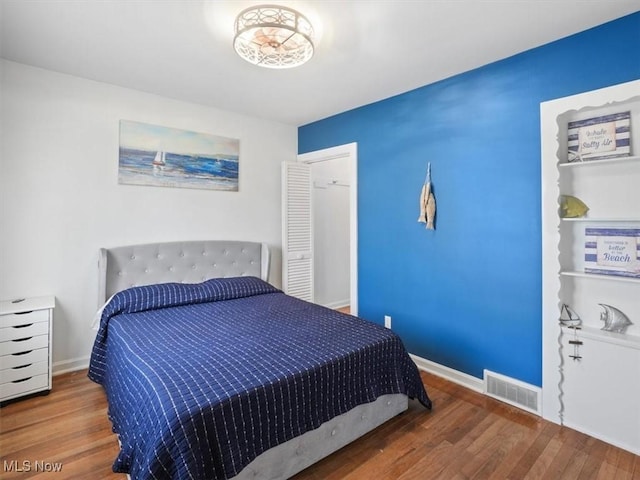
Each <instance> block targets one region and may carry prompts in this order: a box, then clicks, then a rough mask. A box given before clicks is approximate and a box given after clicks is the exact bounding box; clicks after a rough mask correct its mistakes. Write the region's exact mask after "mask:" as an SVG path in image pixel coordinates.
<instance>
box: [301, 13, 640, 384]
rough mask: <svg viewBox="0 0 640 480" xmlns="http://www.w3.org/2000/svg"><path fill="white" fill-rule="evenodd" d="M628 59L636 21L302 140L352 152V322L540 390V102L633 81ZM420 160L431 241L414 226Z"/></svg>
mask: <svg viewBox="0 0 640 480" xmlns="http://www.w3.org/2000/svg"><path fill="white" fill-rule="evenodd" d="M478 48H482V47H481V46H479V47H478ZM638 52H640V13H634V14H632V15H629V16H626V17H623V18H621V19H618V20H616V21H613V22H610V23H607V24H604V25H601V26H599V27H596V28H593V29H590V30H587V31H585V32H581V33H579V34H576V35H573V36H571V37H567V38H564V39H562V40H559V41H556V42H553V43H551V44H547V45H544V46H542V47H539V48H535V49H533V50H529V51H527V52H524V53H522V54H519V55H516V56H513V57H510V58H508V59H505V60H501V61H498V62H496V63H492V64H490V65H486V66H484V67H482V68H478V69H476V70H473V71H469V72H466V73H463V74H460V75H456V76H454V77H451V78H448V79H446V80H443V81H440V82H437V83H434V84H431V85H427V86H424V87H422V88H419V89H416V90H412V91H410V92H407V93H405V94H402V95H398V96H395V97H392V98H389V99H385V100H381V101H379V102H376V103H373V104H370V105H367V106H364V107H361V108H358V109H355V110H351V111H348V112H345V113H342V114H339V115H336V116H333V117H330V118H327V119H324V120H321V121H318V122H315V123H312V124H309V125H305V126H302V127H300V128H299V131H298V137H299V139H298V145H299V152H300V153H306V152H310V151H314V150H318V149H322V148H327V147H331V146H335V145H342V144H345V143H350V142H357V143H358V169H359V170H358V215H359V218H358V235H359V245H358V256H359V257H358V258H359V267H358V278H359V292H358V295H359V315H360V316H361V317H363V318H367V319H369V320H371V321H374V322H376V323H380V324H383V318H384V315H391V316H392V317H393V329H394V330H395V331H396V332H397V333H398V334H399V335H400V336H401V337H402V338H403V340H404V342H405V345H406V346H407V348H408V350H409V351H410V352H412V353H415V354H417V355H419V356H421V357H424V358H426V359H429V360H432V361H434V362H437V363H439V364H442V365H446V366H448V367H451V368H454V369H456V370H459V371H462V372H465V373H467V374H470V375H472V376H474V377H479V378H481V377H482V370H483V369H485V368H486V369H490V370H493V371H496V372H499V373H502V374H505V375H509V376H511V377H515V378H517V379H520V380H522V381H525V382H528V383H531V384H534V385H541V384H542V344H541V342H542V325H541V322H542V319H541V316H542V293H541V282H542V268H541V255H542V254H541V251H542V246H541V218H540V208H541V207H540V205H541V199H540V187H541V185H540V109H539V108H540V102H544V101H546V100H550V99H554V98H559V97H564V96H567V95H572V94H576V93H580V92H584V91H588V90H593V89H597V88H602V87H606V86H610V85H614V84H617V83H623V82H627V81H630V80H634V79H637V78H640V53H638ZM407 61H410V59H407ZM429 161H430V162H431V165H432V177H433V178H432V179H433V186H434V192H435V196H436V200H437V217H436V230H435V231H431V230H426V229H425V228H424V225H423V224H421V223H418V222H417V218H418V213H419V206H418V200H419V195H420V190H421V187H422V184H423V181H424V179H425V174H426V167H427V162H429ZM556 320H557V319H546V321H556Z"/></svg>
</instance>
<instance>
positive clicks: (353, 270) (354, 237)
mask: <svg viewBox="0 0 640 480" xmlns="http://www.w3.org/2000/svg"><path fill="white" fill-rule="evenodd" d="M339 158H345V159H347V161H348V162H349V167H350V168H349V171H350V173H349V277H350V278H349V302H350V309H351V315H358V144H357V143H356V142H353V143H347V144H345V145H338V146H336V147H330V148H325V149H322V150H316V151H313V152H309V153H303V154H300V155H298V161H299V162H303V163H308V164H312V163H317V162H323V161H327V160H335V159H339Z"/></svg>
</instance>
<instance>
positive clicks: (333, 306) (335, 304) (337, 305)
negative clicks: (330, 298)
mask: <svg viewBox="0 0 640 480" xmlns="http://www.w3.org/2000/svg"><path fill="white" fill-rule="evenodd" d="M348 306H349V299H348V298H345V299H344V300H338V301H336V302H329V303H325V304H324V305H323V307H327V308H331V309H332V310H336V309H338V308H343V307H348Z"/></svg>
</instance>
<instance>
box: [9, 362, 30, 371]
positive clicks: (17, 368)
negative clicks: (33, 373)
mask: <svg viewBox="0 0 640 480" xmlns="http://www.w3.org/2000/svg"><path fill="white" fill-rule="evenodd" d="M31 365H33V363H27V364H26V365H20V366H18V367H13V368H12V369H11V370H20V369H21V368H27V367H30V366H31Z"/></svg>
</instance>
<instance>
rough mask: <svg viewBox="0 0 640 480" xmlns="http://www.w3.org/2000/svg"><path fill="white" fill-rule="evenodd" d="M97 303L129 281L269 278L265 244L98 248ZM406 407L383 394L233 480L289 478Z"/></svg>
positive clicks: (272, 453) (402, 400)
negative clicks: (242, 277)
mask: <svg viewBox="0 0 640 480" xmlns="http://www.w3.org/2000/svg"><path fill="white" fill-rule="evenodd" d="M99 255H100V257H99V270H100V278H99V295H98V296H99V305H100V307H102V306H103V305H104V303H105V301H106V300H107V299H109V298H110V297H111V296H112V295H113V294H115V293H117V292H119V291H120V290H124V289H126V288H130V287H132V286H139V285H150V284H154V283H165V282H182V283H198V282H202V281H204V280H208V279H210V278H221V277H237V276H243V275H251V276H255V277H259V278H261V279H263V280H265V281H267V280H268V277H269V264H270V255H269V248H268V246H267V245H266V244H265V243H257V242H243V241H220V240H203V241H188V242H171V243H152V244H144V245H130V246H125V247H116V248H101V249H100V252H99ZM407 408H408V398H407V396H406V395H402V394H395V395H383V396H381V397H379V398H378V399H377V400H376V401H375V402H372V403H368V404H364V405H360V406H358V407H356V408H354V409H352V410H350V411H349V412H347V413H345V414H343V415H340V416H338V417H335V418H333V419H331V420H329V421H328V422H325V423H323V424H322V425H321V426H320V427H319V428H317V429H315V430H311V431H309V432H306V433H304V434H303V435H301V436H299V437H296V438H293V439H291V440H289V441H288V442H285V443H283V444H280V445H278V446H276V447H274V448H271V449H270V450H267V451H266V452H264V453H263V454H262V455H260V456H258V457H257V458H256V459H255V460H253V462H251V463H250V464H249V465H247V466H246V467H245V468H244V469H243V470H242V471H241V472H240V473H239V474H238V475H236V476H235V477H233V480H249V479H261V480H267V479H268V480H275V479H285V478H289V477H291V476H293V475H295V474H296V473H298V472H300V471H302V470H304V469H305V468H307V467H308V466H310V465H312V464H314V463H316V462H317V461H319V460H321V459H322V458H324V457H326V456H328V455H330V454H331V453H333V452H335V451H336V450H338V449H340V448H342V447H343V446H345V445H347V444H349V443H351V442H352V441H354V440H355V439H357V438H359V437H361V436H362V435H364V434H366V433H367V432H370V431H371V430H373V429H375V428H376V427H378V426H380V425H382V424H383V423H384V422H386V421H387V420H390V419H391V418H393V417H395V416H396V415H398V414H399V413H401V412H403V411H405V410H406V409H407Z"/></svg>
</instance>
